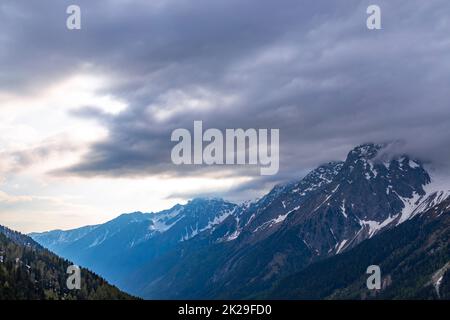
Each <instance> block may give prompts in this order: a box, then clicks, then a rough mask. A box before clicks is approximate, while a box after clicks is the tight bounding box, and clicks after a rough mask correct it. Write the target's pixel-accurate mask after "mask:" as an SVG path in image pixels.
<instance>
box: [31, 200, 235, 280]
mask: <svg viewBox="0 0 450 320" xmlns="http://www.w3.org/2000/svg"><path fill="white" fill-rule="evenodd" d="M237 208H238V206H237V205H235V204H232V203H230V202H227V201H223V200H221V199H203V198H198V199H194V200H191V201H189V202H188V203H187V204H186V205H176V206H174V207H173V208H171V209H169V210H164V211H161V212H158V213H141V212H135V213H131V214H123V215H121V216H119V217H117V218H116V219H113V220H111V221H109V222H107V223H105V224H101V225H98V226H91V227H83V228H79V229H75V230H69V231H59V230H56V231H50V232H46V233H34V234H30V236H31V237H32V238H33V239H35V240H36V241H37V242H39V243H40V244H42V245H43V246H44V247H47V248H49V249H50V250H52V251H54V252H56V253H57V254H59V255H61V256H63V257H65V258H69V259H71V260H73V261H75V262H76V263H77V264H80V265H84V266H87V267H89V268H90V269H92V270H95V271H96V272H97V273H99V274H101V275H102V276H104V277H105V278H107V279H108V280H109V281H111V282H112V283H114V284H117V285H120V286H121V287H122V288H128V286H127V281H126V278H127V277H128V275H129V274H132V273H133V272H134V271H135V270H136V269H137V268H140V267H141V266H142V265H145V264H147V263H149V261H152V260H153V259H155V258H156V257H159V256H160V255H163V254H165V253H166V252H167V251H169V250H171V248H173V247H175V246H177V245H179V244H180V243H182V242H184V241H188V240H189V239H191V238H193V237H195V236H196V235H197V234H198V233H201V232H206V231H207V230H211V229H213V228H214V227H215V226H217V225H218V224H220V223H221V222H222V221H223V220H224V219H226V217H227V216H229V215H231V214H232V213H233V212H235V210H236V209H237Z"/></svg>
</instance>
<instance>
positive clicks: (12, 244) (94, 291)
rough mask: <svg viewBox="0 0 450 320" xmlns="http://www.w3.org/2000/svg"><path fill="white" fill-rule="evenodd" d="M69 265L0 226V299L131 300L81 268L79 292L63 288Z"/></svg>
mask: <svg viewBox="0 0 450 320" xmlns="http://www.w3.org/2000/svg"><path fill="white" fill-rule="evenodd" d="M69 265H71V263H70V262H69V261H67V260H64V259H61V258H60V257H58V256H56V255H55V254H53V253H51V252H50V251H48V250H46V249H44V248H43V247H41V246H40V245H39V244H37V243H36V242H35V241H34V240H32V239H31V238H30V237H28V236H25V235H23V234H20V233H18V232H14V231H12V230H10V229H8V228H5V227H2V226H0V300H23V299H26V300H40V299H49V300H61V299H65V300H74V299H95V300H97V299H99V300H100V299H108V300H117V299H133V297H131V296H129V295H128V294H125V293H123V292H121V291H120V290H119V289H117V288H116V287H113V286H111V285H109V284H108V283H107V282H106V281H105V280H104V279H102V278H100V277H99V276H97V275H95V274H93V273H92V272H90V271H88V270H86V269H83V268H82V269H81V289H80V290H69V289H67V286H66V280H67V278H68V276H69V275H68V274H67V273H66V271H67V267H68V266H69Z"/></svg>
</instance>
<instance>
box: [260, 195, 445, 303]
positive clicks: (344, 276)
mask: <svg viewBox="0 0 450 320" xmlns="http://www.w3.org/2000/svg"><path fill="white" fill-rule="evenodd" d="M370 265H378V266H380V269H381V276H382V288H381V290H376V291H373V290H368V289H367V286H366V280H367V277H368V275H367V274H366V269H367V267H368V266H370ZM449 283H450V201H448V200H447V201H445V202H443V203H441V204H440V205H437V206H436V207H434V208H432V209H430V210H429V211H427V212H425V213H423V214H421V215H420V216H417V217H415V218H413V219H412V220H410V221H407V222H405V223H403V224H402V225H400V226H398V227H397V228H394V229H391V230H388V231H386V232H383V233H381V234H379V235H377V236H375V237H373V238H372V239H369V240H366V241H364V242H362V243H361V244H360V245H358V246H357V247H355V248H354V249H352V250H349V251H347V252H345V253H343V254H341V255H337V256H334V257H332V258H329V259H326V260H324V261H321V262H318V263H315V264H312V265H310V266H308V267H307V268H306V269H304V270H303V271H301V272H299V273H295V274H293V275H290V276H288V277H286V278H284V279H282V280H281V281H279V282H277V283H276V284H275V285H274V287H273V288H272V289H271V290H268V291H266V292H264V293H260V294H256V295H254V296H253V297H256V298H272V299H438V298H441V299H450V286H449Z"/></svg>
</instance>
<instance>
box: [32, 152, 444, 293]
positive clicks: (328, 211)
mask: <svg viewBox="0 0 450 320" xmlns="http://www.w3.org/2000/svg"><path fill="white" fill-rule="evenodd" d="M449 189H450V184H446V181H445V180H444V182H442V181H441V177H439V176H434V175H432V174H431V173H430V170H427V169H426V166H425V165H424V164H423V163H422V162H421V161H420V160H418V159H414V158H411V157H409V156H408V155H398V156H394V155H392V154H390V153H388V152H386V145H383V144H364V145H360V146H358V147H356V148H354V149H353V150H351V151H350V152H349V153H348V155H347V158H346V159H345V160H344V161H337V162H330V163H327V164H324V165H322V166H319V167H318V168H316V169H315V170H313V171H311V172H310V173H309V174H308V175H306V176H305V177H304V178H303V179H299V180H298V181H294V182H290V183H286V184H281V185H277V186H275V187H274V188H273V189H272V190H271V191H270V192H269V193H268V194H267V195H265V196H263V197H261V198H260V199H259V200H257V201H254V202H251V203H244V204H234V203H231V202H228V201H225V200H222V199H218V198H197V199H193V200H191V201H189V202H188V203H187V204H185V205H176V206H174V207H172V208H171V209H168V210H165V211H161V212H158V213H141V212H135V213H130V214H124V215H121V216H119V217H118V218H116V219H114V220H111V221H109V222H107V223H105V224H100V225H95V226H86V227H82V228H79V229H74V230H68V231H61V230H55V231H49V232H44V233H33V234H30V236H31V237H32V238H33V239H34V240H35V241H36V242H38V243H40V244H41V245H42V246H44V247H46V248H48V249H49V250H51V251H53V252H55V253H57V254H58V255H60V256H62V257H65V258H67V259H71V260H73V261H74V262H76V263H77V264H79V265H82V266H85V267H88V268H89V269H91V270H94V271H95V272H96V273H98V274H100V275H101V276H103V277H105V278H106V279H108V281H110V282H111V283H113V284H115V285H117V286H118V287H119V288H121V289H122V290H125V291H126V292H129V293H131V294H134V295H137V296H140V297H143V298H147V299H225V298H233V299H242V298H282V299H326V298H331V299H340V298H352V299H364V298H427V299H428V298H430V299H437V298H448V292H449V271H448V268H449V266H450V256H449V252H450V251H449V248H448V244H449V229H448V226H449V225H448V222H449V215H448V214H449V209H450V203H449V195H450V192H449ZM373 264H376V265H380V268H381V270H382V274H383V288H382V289H380V290H377V291H375V292H374V291H369V290H368V289H367V288H366V287H365V279H366V278H367V275H366V274H365V270H366V268H367V267H368V266H369V265H373Z"/></svg>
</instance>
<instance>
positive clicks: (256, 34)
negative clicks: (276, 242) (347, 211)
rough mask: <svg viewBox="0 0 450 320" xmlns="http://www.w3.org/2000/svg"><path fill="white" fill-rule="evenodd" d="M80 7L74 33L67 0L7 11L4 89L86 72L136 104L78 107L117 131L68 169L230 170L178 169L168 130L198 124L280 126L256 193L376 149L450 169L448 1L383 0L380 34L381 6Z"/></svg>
mask: <svg viewBox="0 0 450 320" xmlns="http://www.w3.org/2000/svg"><path fill="white" fill-rule="evenodd" d="M77 2H78V4H79V5H80V6H81V8H82V14H83V29H82V30H81V31H78V32H69V31H67V30H66V29H65V28H64V23H65V22H64V19H65V15H64V12H65V7H67V5H68V4H72V3H69V2H67V1H36V2H32V3H31V4H30V2H29V1H6V2H5V1H3V2H2V5H1V6H0V8H1V9H0V12H1V13H0V18H1V19H0V21H2V22H1V23H3V29H2V31H1V33H0V34H1V37H0V42H1V43H2V48H6V49H3V51H2V52H1V53H0V57H1V63H2V69H1V72H0V84H1V87H2V88H5V89H1V90H9V91H17V92H21V91H23V90H39V88H41V87H43V86H45V85H47V84H48V83H51V82H54V81H58V79H61V78H64V77H66V76H67V74H70V73H75V72H77V71H79V70H80V68H81V70H84V71H86V72H89V73H94V74H95V73H99V74H104V75H107V76H109V77H110V78H111V79H113V80H114V82H113V84H111V86H110V87H108V88H106V89H105V90H106V91H107V92H108V93H109V94H112V95H114V96H117V97H120V98H121V99H123V100H124V101H126V102H127V104H128V106H129V107H128V108H127V109H126V110H124V111H123V112H121V113H119V114H117V115H111V114H105V113H102V112H100V111H98V110H95V108H92V107H89V108H84V109H81V110H79V111H78V112H76V116H81V117H88V118H94V119H97V120H98V121H100V123H101V124H102V125H104V126H105V127H106V128H107V129H108V131H109V135H108V138H107V139H106V140H104V141H99V142H97V143H95V144H94V145H92V147H91V151H90V152H89V153H88V154H87V155H86V157H85V158H84V159H83V160H82V161H81V162H80V163H78V164H76V165H75V166H73V167H70V168H66V169H64V170H59V171H58V172H59V173H65V174H76V175H83V176H96V175H108V176H124V175H126V176H144V175H155V174H164V175H169V176H174V175H175V176H185V175H187V174H195V175H198V174H204V175H219V176H220V174H229V171H227V170H229V168H224V169H225V171H222V170H221V168H218V167H215V168H204V167H192V168H191V167H187V166H181V167H177V166H174V165H172V164H171V160H170V150H171V148H172V146H173V143H171V142H170V133H171V132H172V130H174V129H176V128H188V129H192V126H193V121H194V120H203V123H204V126H205V127H212V128H219V129H225V128H279V129H280V136H281V140H280V141H281V147H280V148H281V154H280V173H279V175H277V176H276V177H266V178H264V179H266V180H264V181H262V178H259V179H256V180H254V181H253V182H252V183H250V184H249V185H247V187H246V186H241V188H247V190H253V189H254V188H258V186H261V187H264V186H265V184H266V183H269V182H270V183H272V182H276V181H280V180H286V179H290V178H292V177H294V176H300V175H303V174H304V173H305V172H306V170H308V169H309V168H312V167H315V166H316V165H318V164H320V163H322V162H325V161H329V160H335V159H342V158H344V157H345V155H346V153H347V152H348V151H349V149H351V148H352V147H354V146H355V145H357V144H359V143H364V142H368V141H375V142H385V141H391V140H402V141H404V142H405V143H404V144H402V146H403V147H402V148H403V149H404V151H405V152H406V151H407V152H412V153H414V154H415V155H416V156H418V157H421V158H423V159H424V160H433V161H435V162H436V161H438V162H440V163H442V164H445V163H447V162H449V159H450V150H449V149H450V148H449V146H450V136H449V134H448V132H449V131H448V128H449V127H450V108H449V101H450V99H449V98H450V90H448V87H449V81H450V80H449V79H450V58H449V57H450V55H449V54H450V41H449V38H448V34H449V31H450V19H449V18H450V16H449V15H448V12H450V10H449V9H450V4H449V3H448V1H446V0H435V1H420V0H417V1H406V0H405V1H400V0H397V1H375V2H376V3H377V4H378V5H380V7H381V9H382V28H383V29H382V30H378V31H369V30H367V28H366V26H365V19H366V17H367V15H366V12H365V11H366V8H367V6H368V5H370V4H372V3H373V2H374V1H356V0H353V1H345V2H343V1H261V0H258V1H256V0H254V1H237V0H234V1H233V0H232V1H229V0H227V1H209V0H208V1H206V0H196V1H125V2H124V1H113V0H110V1H77ZM318 2H319V3H318ZM3 44H7V45H6V46H4V45H3ZM1 90H0V91H1ZM103 107H104V106H103ZM402 151H403V150H402ZM219 170H221V171H219ZM257 172H258V171H256V170H249V171H246V170H244V169H242V168H236V170H235V171H234V172H231V174H236V175H249V176H253V177H255V178H256V177H257V176H256V174H257ZM241 191H242V190H239V192H241Z"/></svg>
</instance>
